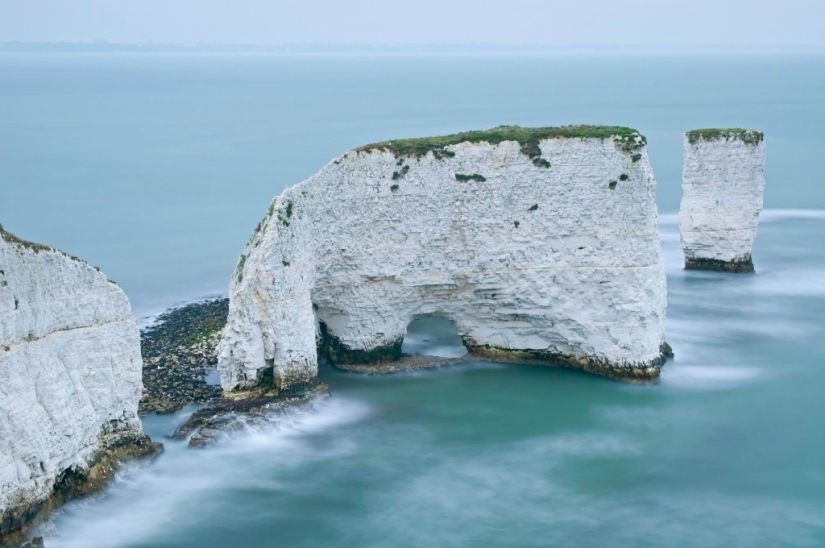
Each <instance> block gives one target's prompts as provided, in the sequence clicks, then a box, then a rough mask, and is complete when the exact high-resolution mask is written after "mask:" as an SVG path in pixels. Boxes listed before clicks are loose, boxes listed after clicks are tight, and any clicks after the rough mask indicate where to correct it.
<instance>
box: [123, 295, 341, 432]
mask: <svg viewBox="0 0 825 548" xmlns="http://www.w3.org/2000/svg"><path fill="white" fill-rule="evenodd" d="M228 313H229V299H215V300H207V301H202V302H197V303H192V304H188V305H186V306H183V307H181V308H176V309H172V310H169V311H167V312H165V313H164V314H162V315H161V316H159V317H158V321H157V323H156V324H154V325H152V326H150V327H148V328H146V329H144V330H143V331H142V332H141V350H142V354H143V397H142V398H141V400H140V408H139V410H140V413H141V414H144V415H145V414H147V413H152V412H155V413H161V414H165V413H173V412H175V411H178V410H179V409H181V408H182V407H183V406H184V405H188V404H192V403H196V404H204V406H203V407H202V408H201V409H199V410H198V411H196V412H195V413H193V414H192V416H191V417H190V418H189V420H187V421H186V423H184V424H183V425H181V426H180V427H179V428H178V430H177V431H176V432H175V434H174V435H173V437H174V438H176V439H187V438H188V439H189V446H190V447H204V446H206V445H211V444H213V443H216V442H217V441H219V440H220V439H222V438H224V437H226V436H227V435H229V434H231V433H233V432H237V431H242V430H244V429H245V428H248V427H251V426H255V425H257V424H262V423H265V422H268V423H273V422H277V421H279V420H281V419H283V418H285V417H288V416H290V415H292V414H294V413H296V412H299V411H302V410H305V409H309V408H311V407H312V406H314V405H315V404H317V403H318V402H320V401H321V400H323V399H325V398H326V397H327V396H329V390H328V389H327V386H326V385H325V384H323V383H320V382H313V383H307V384H302V385H298V386H291V387H289V388H288V389H286V390H278V389H277V388H275V387H274V386H267V387H259V388H256V389H252V390H246V391H241V392H232V393H229V394H224V393H223V391H222V390H221V387H220V386H218V385H211V384H208V383H207V382H206V375H207V374H208V373H209V372H211V371H213V370H214V368H215V365H216V363H217V354H216V347H217V344H218V342H219V340H220V337H221V332H222V331H223V328H224V326H225V325H226V317H227V315H228Z"/></svg>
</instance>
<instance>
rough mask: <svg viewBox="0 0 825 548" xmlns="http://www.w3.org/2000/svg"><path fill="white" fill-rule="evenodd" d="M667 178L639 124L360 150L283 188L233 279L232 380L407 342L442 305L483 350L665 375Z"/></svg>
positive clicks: (247, 383)
mask: <svg viewBox="0 0 825 548" xmlns="http://www.w3.org/2000/svg"><path fill="white" fill-rule="evenodd" d="M665 304H666V291H665V276H664V270H663V264H662V258H661V255H660V248H659V236H658V219H657V212H656V204H655V181H654V178H653V173H652V170H651V168H650V164H649V162H648V158H647V153H646V150H645V147H644V141H643V138H642V137H640V136H639V135H638V134H637V133H636V132H635V131H632V130H628V129H626V128H588V127H578V128H540V129H535V130H527V129H523V128H497V130H490V131H488V132H470V133H467V134H459V135H455V136H447V137H441V138H433V139H421V140H404V141H392V142H388V143H379V144H377V145H371V146H368V147H363V148H362V149H358V150H356V151H352V152H348V153H346V154H344V155H343V156H341V157H339V158H338V159H336V160H334V161H333V162H331V163H330V164H328V165H327V166H326V167H324V168H323V169H322V170H321V171H320V172H319V173H318V174H316V175H314V176H313V177H311V178H310V179H308V180H307V181H304V182H303V183H301V184H298V185H296V186H294V187H292V188H288V189H287V190H285V191H284V192H283V194H282V195H281V196H280V197H278V198H276V199H275V200H274V201H273V203H272V205H271V206H270V209H269V212H268V214H267V216H266V217H265V218H264V220H263V221H262V222H261V224H260V225H259V226H258V228H257V229H256V231H255V233H254V234H253V236H252V238H251V239H250V241H249V243H248V244H247V245H246V248H245V249H244V252H243V255H242V256H241V258H240V261H239V263H238V266H237V269H236V271H235V273H234V275H233V276H232V279H231V283H230V307H229V321H228V323H227V327H226V329H225V331H224V335H223V338H222V340H221V343H220V345H219V348H218V353H219V370H220V372H221V383H222V386H223V388H224V389H225V390H234V389H243V388H249V387H253V386H256V385H260V384H266V383H273V384H275V385H276V386H288V385H292V384H296V383H300V382H305V381H308V380H311V379H312V378H313V377H315V375H316V372H317V351H316V339H319V340H323V342H324V351H328V352H329V355H330V358H331V359H332V361H333V362H338V363H375V362H382V361H387V360H392V359H396V358H397V357H398V356H399V355H400V347H401V341H402V339H403V337H404V334H405V333H406V329H407V325H408V324H409V323H410V322H411V321H412V320H413V319H414V318H416V317H420V316H426V315H440V316H444V317H446V318H448V319H450V320H451V321H452V322H453V323H454V324H455V325H456V327H457V328H458V332H459V334H460V335H461V337H462V338H463V340H464V342H465V344H466V345H467V347H468V349H469V350H470V352H471V354H476V355H482V356H486V357H490V358H493V359H500V360H512V361H522V362H539V363H548V364H553V365H564V366H569V367H574V368H579V369H585V370H588V371H592V372H594V373H598V374H602V375H606V376H610V377H616V378H623V379H626V380H650V379H653V378H655V377H656V376H658V373H659V370H658V365H659V364H661V362H662V348H663V342H664V341H663V333H664V331H663V326H664V314H665Z"/></svg>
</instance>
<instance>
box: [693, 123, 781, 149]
mask: <svg viewBox="0 0 825 548" xmlns="http://www.w3.org/2000/svg"><path fill="white" fill-rule="evenodd" d="M685 135H687V138H688V141H689V142H690V144H692V145H695V144H696V143H698V142H699V141H720V140H722V139H724V140H726V141H727V140H729V139H736V138H737V137H738V138H739V139H741V140H742V141H743V142H745V143H748V144H749V145H758V144H759V143H761V142H762V139H764V138H765V134H764V133H762V132H761V131H756V130H755V129H744V128H740V127H729V128H705V129H694V130H691V131H688V132H687V133H685Z"/></svg>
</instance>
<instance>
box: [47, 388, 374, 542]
mask: <svg viewBox="0 0 825 548" xmlns="http://www.w3.org/2000/svg"><path fill="white" fill-rule="evenodd" d="M370 412H371V409H370V407H369V406H368V405H366V404H365V403H363V402H360V401H355V400H347V399H339V398H336V399H333V400H328V401H325V402H323V403H322V404H320V405H318V406H317V407H316V408H315V409H314V410H313V411H311V412H307V413H298V414H295V415H294V416H292V417H290V419H289V420H281V421H278V422H277V423H273V424H270V425H268V426H260V425H259V426H257V427H255V428H253V429H251V430H249V431H248V433H247V434H246V435H243V436H237V437H235V438H234V439H233V440H232V442H231V443H225V444H221V445H218V446H216V447H212V448H209V449H206V450H195V449H190V448H188V447H186V444H185V443H184V442H178V441H173V440H163V441H164V443H165V445H166V450H165V452H164V453H163V454H162V455H161V456H160V457H159V458H158V459H157V460H156V461H155V462H154V463H152V464H151V465H148V466H144V467H139V468H132V469H131V470H129V471H127V472H126V473H123V474H120V475H119V477H118V481H117V482H116V484H115V485H113V486H112V488H111V489H110V490H109V492H108V493H107V494H106V495H104V496H103V497H101V498H99V499H91V500H88V499H87V500H82V501H78V502H75V503H72V504H70V505H69V506H67V508H66V510H65V511H64V512H63V513H62V514H61V515H59V516H58V517H57V518H56V519H55V520H54V525H55V528H54V530H55V531H56V533H57V534H56V535H54V536H51V537H49V538H47V540H46V544H47V545H48V546H49V547H50V548H51V547H55V548H75V547H77V548H80V547H86V546H101V547H102V546H112V547H117V546H130V545H135V544H139V543H149V542H151V539H152V538H153V536H154V535H156V534H160V533H162V532H164V533H165V534H166V535H168V534H169V531H170V530H177V529H178V528H185V527H188V526H192V527H195V526H196V523H198V522H199V521H200V520H202V519H204V513H205V514H207V515H208V514H209V513H210V512H212V511H214V512H218V511H219V508H221V507H222V505H223V502H222V501H221V500H219V499H214V494H215V493H220V492H228V491H231V490H233V489H234V490H238V489H271V490H277V489H278V488H279V480H278V475H277V474H275V473H272V471H273V470H285V469H289V468H294V467H298V466H302V465H304V464H306V462H308V461H312V460H319V459H320V460H330V459H331V460H334V459H335V458H337V457H339V456H342V455H345V454H348V453H351V452H352V451H353V450H354V449H355V447H354V445H353V443H352V442H350V441H348V440H347V438H346V437H342V436H337V437H335V438H334V439H333V440H332V441H331V442H330V443H327V444H318V443H315V442H314V441H313V438H314V437H316V436H318V435H321V434H324V433H325V432H330V431H335V430H340V429H342V428H344V427H345V426H347V425H349V424H353V423H356V422H359V421H361V420H363V419H364V418H366V417H367V416H368V415H369V414H370ZM190 413H191V409H190V410H188V412H185V413H183V414H181V415H180V416H179V417H178V418H179V420H183V419H185V417H186V416H187V415H188V414H190ZM147 430H150V428H147ZM150 433H152V434H154V433H153V432H150ZM159 437H160V436H157V435H155V438H156V439H157V438H159ZM195 507H196V508H198V511H193V508H195ZM216 517H217V516H216ZM47 533H48V531H47Z"/></svg>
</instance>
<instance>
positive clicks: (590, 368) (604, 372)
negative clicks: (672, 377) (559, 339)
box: [467, 343, 673, 384]
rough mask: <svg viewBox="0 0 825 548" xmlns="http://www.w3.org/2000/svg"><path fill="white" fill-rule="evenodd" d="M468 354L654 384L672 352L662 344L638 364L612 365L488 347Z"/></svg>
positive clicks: (472, 347)
mask: <svg viewBox="0 0 825 548" xmlns="http://www.w3.org/2000/svg"><path fill="white" fill-rule="evenodd" d="M467 351H468V352H469V355H470V356H472V357H475V358H480V359H485V360H490V361H496V362H508V363H523V364H527V365H544V366H550V367H563V368H566V369H575V370H578V371H584V372H586V373H591V374H593V375H598V376H600V377H607V378H608V379H613V380H617V381H622V382H629V383H634V384H649V383H653V382H656V380H657V379H658V378H659V373H660V370H661V367H662V366H663V365H664V364H665V362H666V361H667V360H668V358H672V357H673V349H672V348H671V347H670V345H669V344H667V343H664V344H663V345H662V347H661V350H660V354H659V356H658V357H657V358H655V359H653V360H651V361H650V362H648V363H644V364H638V365H615V364H611V363H607V362H603V361H599V360H596V359H592V358H588V357H576V356H569V355H565V354H560V353H557V352H548V351H543V350H511V349H506V348H496V347H493V346H487V345H467Z"/></svg>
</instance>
